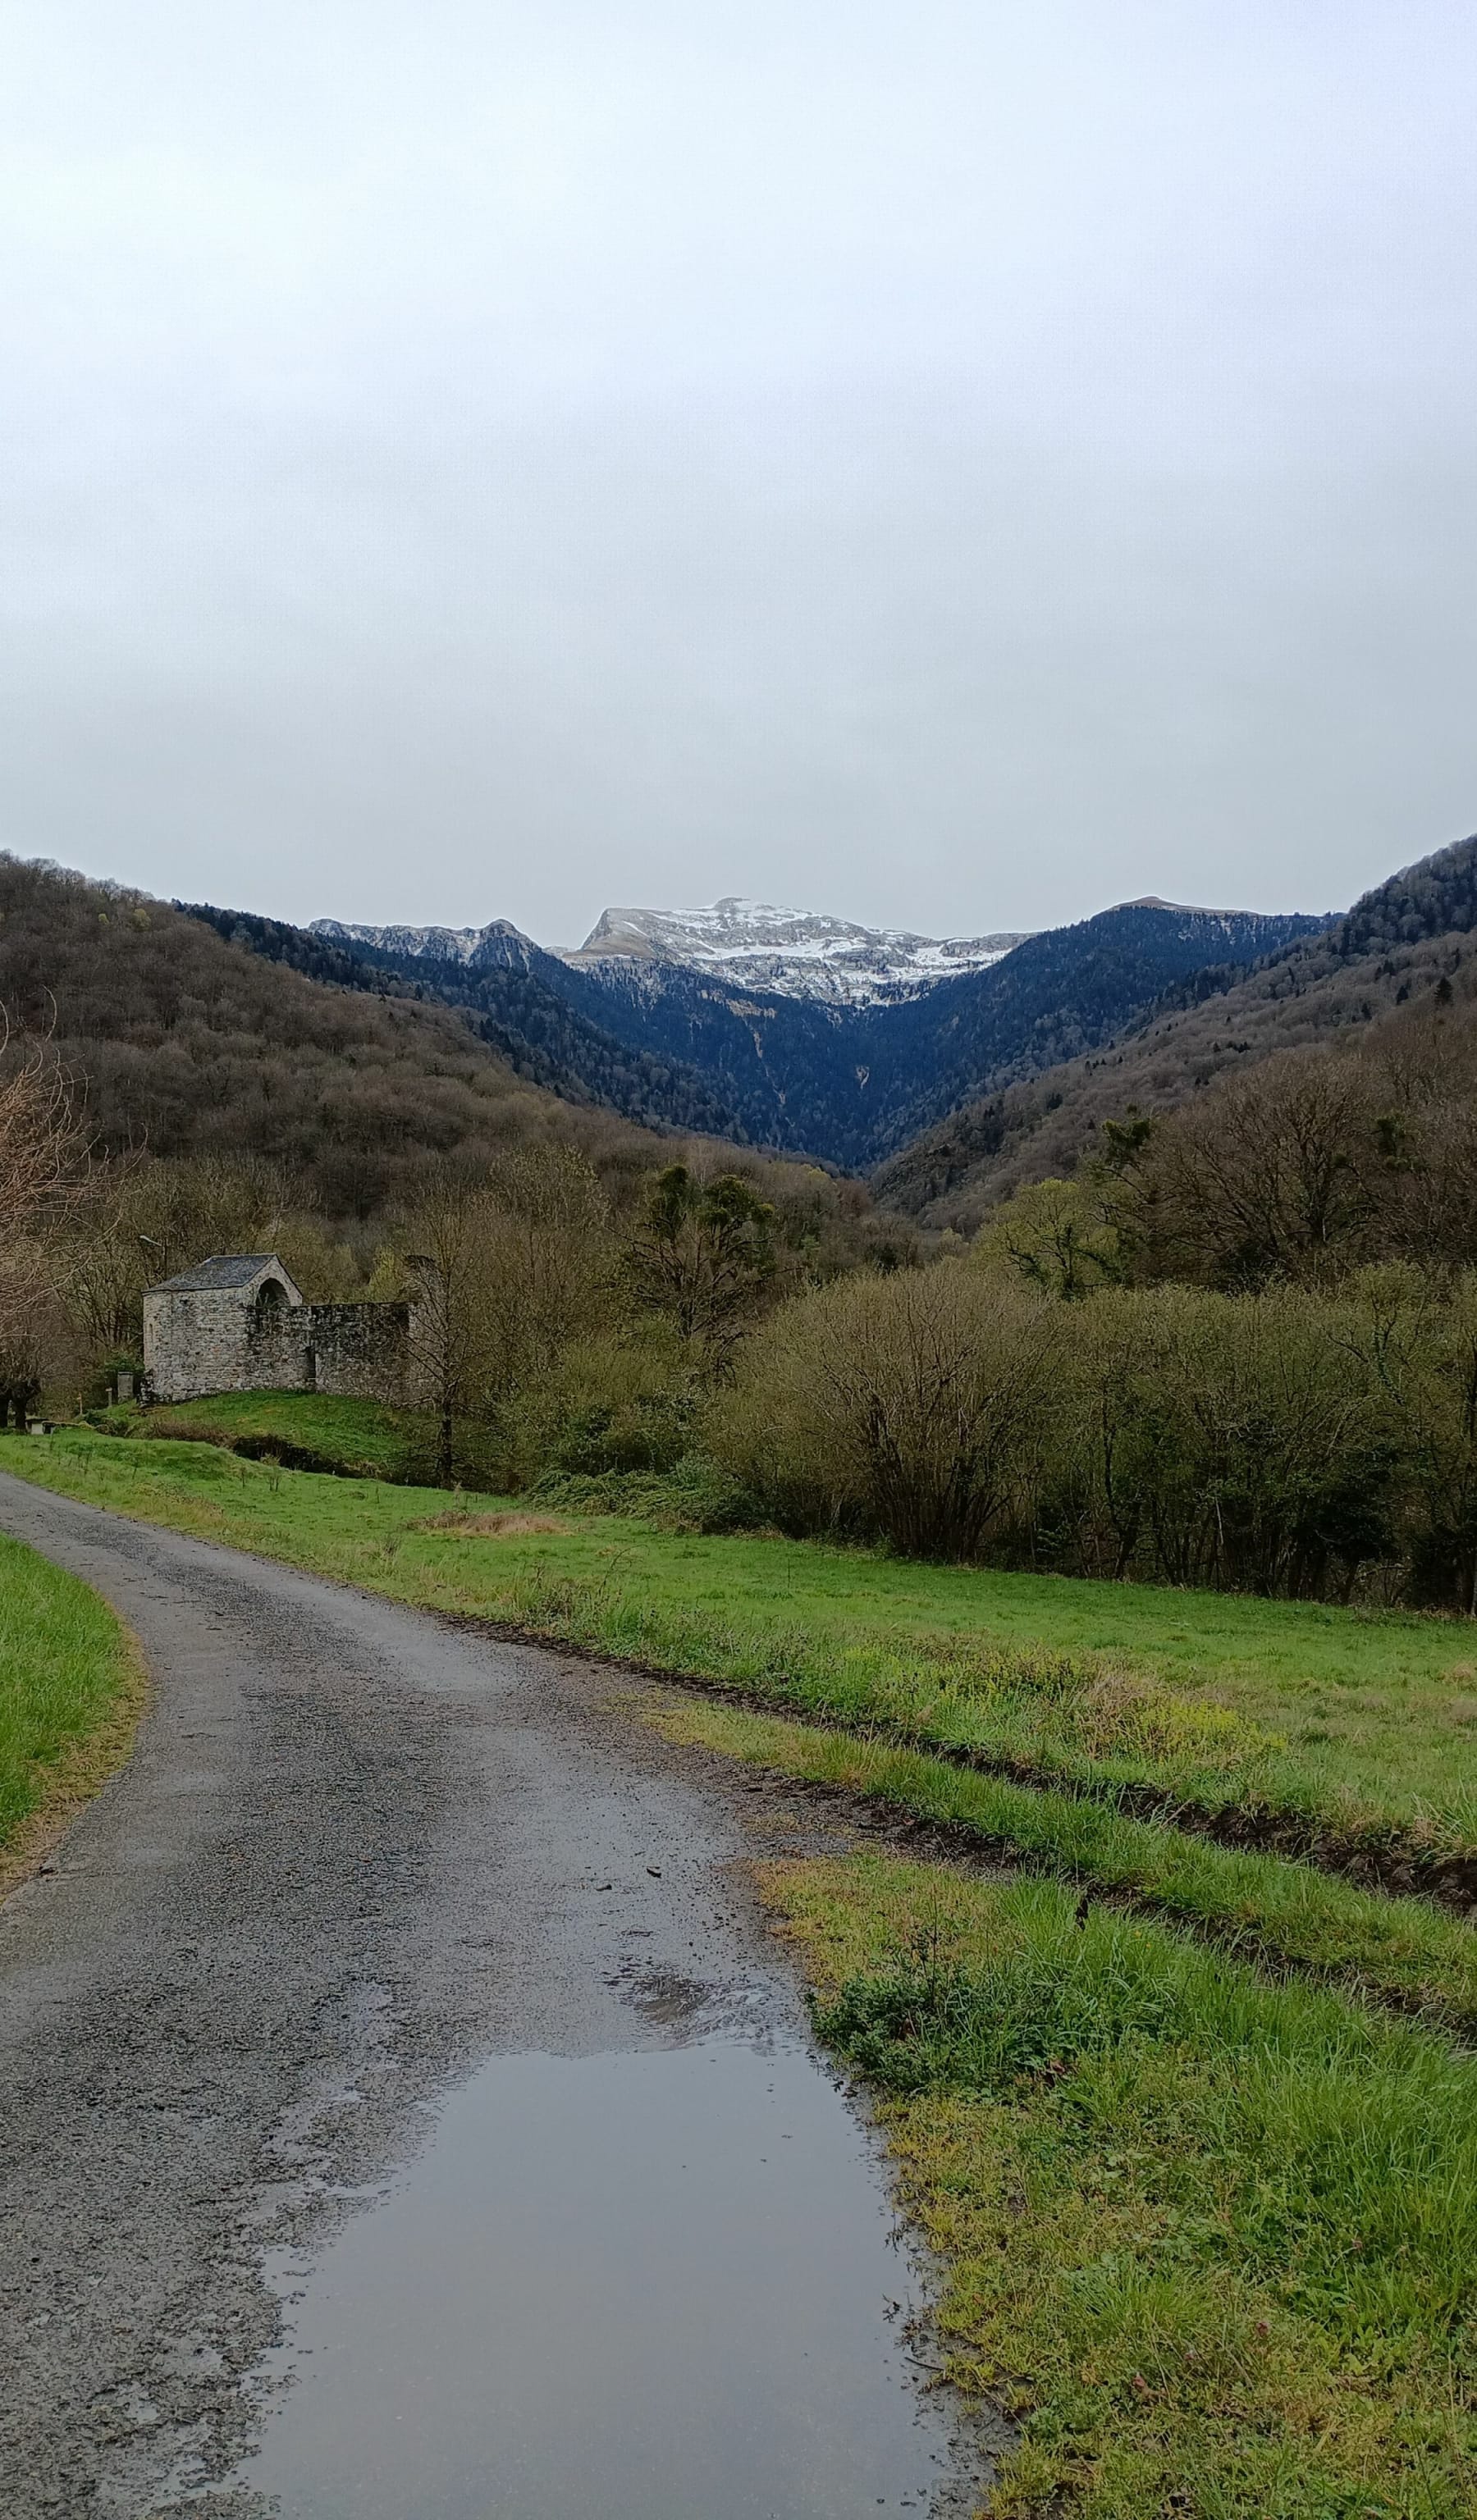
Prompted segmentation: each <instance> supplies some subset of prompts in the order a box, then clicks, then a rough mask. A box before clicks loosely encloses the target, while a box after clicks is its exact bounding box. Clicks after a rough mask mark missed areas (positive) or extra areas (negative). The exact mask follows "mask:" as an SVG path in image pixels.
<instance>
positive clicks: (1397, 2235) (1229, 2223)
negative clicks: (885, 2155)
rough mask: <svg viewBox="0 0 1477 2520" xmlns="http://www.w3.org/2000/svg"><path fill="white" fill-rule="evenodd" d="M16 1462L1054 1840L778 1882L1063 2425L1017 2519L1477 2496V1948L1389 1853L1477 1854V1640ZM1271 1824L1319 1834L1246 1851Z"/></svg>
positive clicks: (169, 1469)
mask: <svg viewBox="0 0 1477 2520" xmlns="http://www.w3.org/2000/svg"><path fill="white" fill-rule="evenodd" d="M212 1405H213V1404H212ZM159 1422H160V1421H159V1418H158V1417H157V1416H156V1417H154V1418H151V1420H150V1423H151V1427H156V1426H157V1425H158V1424H159ZM0 1466H3V1467H6V1468H14V1469H18V1470H20V1471H22V1472H23V1473H24V1474H26V1475H28V1476H30V1477H32V1478H34V1479H37V1480H39V1481H40V1482H41V1483H42V1484H45V1485H50V1486H53V1487H56V1488H59V1489H61V1490H63V1491H64V1492H66V1493H69V1494H72V1495H75V1496H80V1497H83V1498H85V1499H88V1500H89V1501H92V1502H95V1503H97V1504H99V1505H105V1506H109V1507H112V1508H115V1509H117V1510H120V1511H122V1512H124V1513H131V1514H134V1515H137V1516H139V1517H141V1518H145V1519H150V1520H157V1521H160V1522H162V1523H166V1524H168V1525H170V1526H171V1527H173V1528H175V1529H178V1530H182V1531H187V1532H195V1533H198V1534H200V1535H201V1536H202V1537H205V1538H208V1539H212V1540H217V1541H222V1542H227V1543H230V1544H232V1545H234V1546H237V1547H241V1548H246V1549H252V1550H255V1551H258V1552H260V1553H263V1554H266V1555H269V1556H272V1557H277V1558H281V1559H285V1560H287V1561H289V1562H291V1563H294V1564H297V1565H300V1566H303V1567H307V1568H312V1569H314V1570H316V1571H318V1572H321V1573H323V1574H326V1575H330V1576H336V1577H339V1578H341V1579H343V1580H346V1581H348V1582H352V1583H355V1584H359V1585H362V1586H365V1587H367V1588H369V1589H372V1590H374V1591H377V1592H380V1593H383V1594H385V1595H388V1596H390V1597H391V1598H396V1599H399V1600H403V1601H407V1602H411V1603H417V1604H421V1605H423V1606H426V1607H429V1608H433V1609H437V1610H440V1611H444V1612H449V1613H452V1614H454V1615H462V1616H470V1617H476V1618H481V1619H486V1620H490V1621H495V1622H499V1623H504V1624H512V1625H516V1626H519V1627H522V1628H525V1629H529V1630H532V1631H534V1632H536V1633H540V1634H543V1635H545V1636H548V1637H550V1638H552V1639H556V1640H558V1641H560V1642H563V1643H573V1644H577V1645H584V1646H590V1647H593V1648H595V1649H597V1650H600V1651H604V1652H607V1653H611V1654H615V1655H618V1656H621V1657H623V1658H625V1659H626V1660H629V1661H635V1662H638V1663H640V1664H643V1665H645V1666H649V1667H655V1668H656V1669H657V1670H659V1671H665V1672H669V1673H671V1674H672V1675H674V1676H685V1677H687V1678H688V1679H689V1680H692V1679H697V1680H700V1681H701V1682H703V1683H704V1685H705V1689H704V1691H703V1692H698V1691H693V1690H692V1689H690V1688H689V1690H688V1691H687V1692H686V1693H681V1694H673V1695H671V1696H668V1697H663V1698H662V1699H661V1700H660V1702H655V1701H656V1693H655V1692H650V1693H648V1696H647V1699H646V1701H645V1703H644V1713H645V1716H646V1719H647V1720H648V1721H650V1722H652V1723H654V1724H655V1725H656V1726H657V1727H658V1729H659V1730H660V1731H661V1732H663V1733H665V1734H666V1735H667V1736H668V1737H669V1738H670V1739H672V1740H675V1741H684V1742H691V1743H700V1744H702V1745H703V1746H705V1747H706V1748H707V1749H708V1750H709V1751H715V1752H718V1753H720V1754H722V1755H723V1756H726V1757H730V1758H734V1759H740V1760H745V1761H749V1762H751V1763H754V1764H757V1765H759V1766H762V1767H763V1768H766V1769H769V1770H771V1771H776V1772H779V1773H782V1774H786V1775H790V1776H793V1777H796V1778H803V1779H805V1780H807V1781H808V1783H810V1784H811V1785H815V1786H819V1787H821V1788H823V1789H831V1790H834V1791H836V1792H839V1793H842V1794H845V1795H848V1796H853V1797H855V1796H862V1797H866V1798H867V1799H869V1800H871V1801H872V1802H874V1803H879V1804H881V1805H884V1806H888V1807H891V1808H892V1809H893V1810H894V1811H895V1812H897V1813H899V1814H906V1815H909V1816H911V1817H913V1818H919V1819H924V1820H927V1821H929V1822H931V1823H935V1824H943V1825H945V1826H946V1828H948V1829H949V1830H950V1831H952V1832H956V1833H957V1842H958V1843H959V1845H960V1846H961V1848H963V1847H969V1846H973V1847H978V1848H980V1849H981V1850H984V1849H987V1848H988V1849H990V1850H992V1851H993V1852H1002V1853H1003V1854H1004V1855H1005V1856H1007V1857H1008V1858H1009V1859H1011V1860H1012V1862H1013V1863H1014V1864H1015V1865H1016V1867H1017V1870H1016V1873H1015V1877H1014V1878H1013V1879H1010V1880H1006V1881H1001V1880H993V1879H988V1878H982V1877H980V1874H979V1872H978V1870H977V1869H976V1870H971V1869H970V1868H967V1867H966V1868H958V1867H955V1866H953V1865H950V1864H948V1863H940V1862H935V1863H930V1864H916V1863H900V1862H895V1861H884V1860H881V1859H879V1858H877V1857H876V1856H874V1855H855V1856H851V1857H847V1858H843V1859H841V1860H839V1861H834V1862H829V1863H814V1862H806V1863H795V1864H788V1865H783V1866H779V1867H772V1868H768V1870H767V1873H766V1889H767V1895H768V1897H769V1898H770V1900H771V1902H772V1904H773V1907H774V1911H775V1913H776V1916H777V1917H778V1918H779V1920H780V1921H781V1925H782V1929H783V1930H784V1931H785V1932H787V1933H788V1934H789V1935H790V1936H791V1937H792V1939H793V1942H794V1947H795V1949H796V1952H797V1956H798V1957H799V1958H800V1960H801V1962H802V1965H803V1966H804V1968H805V1969H806V1970H807V1972H808V1975H809V1977H810V1979H811V1981H812V1984H813V1987H814V1989H815V1997H816V2004H817V2014H816V2017H817V2025H818V2028H819V2030H820V2033H821V2035H822V2037H824V2038H825V2039H826V2040H827V2041H828V2042H829V2044H830V2045H831V2046H832V2048H834V2049H835V2051H836V2052H837V2054H838V2056H840V2057H841V2058H842V2059H843V2060H844V2061H845V2062H847V2063H848V2064H849V2065H850V2066H851V2067H853V2068H854V2070H856V2071H857V2072H859V2073H861V2074H863V2075H865V2076H866V2078H867V2079H868V2080H869V2082H870V2083H871V2085H872V2087H873V2089H874V2091H875V2092H876V2093H877V2094H878V2099H879V2107H880V2110H881V2113H882V2118H883V2123H884V2126H885V2128H886V2131H887V2136H888V2139H889V2142H890V2144H891V2146H892V2149H893V2152H894V2155H895V2158H896V2160H897V2162H898V2164H899V2167H900V2178H901V2181H902V2188H903V2193H904V2196H905V2198H906V2200H907V2202H908V2204H909V2205H910V2208H911V2210H912V2211H913V2212H914V2213H915V2214H916V2216H917V2217H918V2219H919V2220H920V2221H921V2223H922V2224H923V2226H924V2228H926V2230H927V2231H928V2233H929V2235H930V2237H931V2239H932V2240H933V2242H934V2243H935V2245H936V2246H937V2248H938V2250H939V2253H940V2256H941V2259H942V2261H943V2263H944V2266H945V2269H946V2293H945V2298H944V2302H943V2308H942V2333H943V2335H944V2338H945V2342H946V2351H947V2353H948V2356H949V2360H950V2366H951V2368H952V2369H953V2370H954V2372H955V2375H956V2376H957V2377H958V2378H959V2379H960V2380H961V2382H962V2383H963V2384H964V2385H965V2386H966V2387H968V2386H975V2387H978V2388H981V2389H986V2390H989V2391H990V2392H991V2393H992V2395H993V2396H995V2397H996V2398H998V2399H1001V2400H1003V2401H1004V2402H1005V2403H1006V2404H1007V2405H1008V2406H1009V2407H1010V2408H1011V2409H1012V2411H1013V2412H1014V2413H1015V2414H1016V2415H1017V2417H1018V2418H1019V2420H1020V2422H1021V2425H1022V2439H1021V2446H1020V2449H1019V2451H1018V2452H1017V2453H1015V2454H1014V2455H1013V2456H1012V2458H1011V2460H1010V2461H1009V2463H1008V2466H1007V2469H1006V2472H1005V2474H1004V2477H1003V2478H1002V2480H1001V2483H1000V2485H999V2487H998V2489H997V2491H996V2492H995V2494H994V2497H993V2498H992V2502H991V2505H990V2509H991V2512H992V2515H994V2520H1026V2515H1028V2514H1029V2515H1033V2520H1036V2515H1040V2520H1044V2515H1045V2514H1047V2513H1048V2512H1050V2513H1055V2512H1057V2511H1059V2510H1063V2509H1066V2510H1070V2511H1072V2512H1075V2513H1079V2514H1081V2515H1082V2520H1139V2515H1141V2514H1143V2515H1149V2514H1155V2515H1158V2514H1164V2515H1168V2514H1171V2513H1177V2512H1181V2511H1182V2512H1189V2513H1192V2514H1195V2515H1199V2520H1458V2515H1466V2520H1470V2515H1472V2514H1473V2513H1477V2431H1474V2411H1473V2394H1472V2379H1473V2368H1472V2365H1473V2341H1474V2335H1477V2203H1474V2199H1477V2061H1474V2060H1473V2058H1472V2056H1471V2055H1470V2054H1469V2053H1468V2052H1467V2050H1466V2048H1465V2046H1464V2045H1462V2044H1460V2043H1464V2042H1467V2041H1470V2040H1471V2039H1472V2037H1473V2034H1474V2033H1477V1935H1474V1934H1473V1931H1472V1928H1471V1924H1470V1922H1469V1921H1468V1919H1467V1917H1466V1916H1464V1915H1461V1914H1458V1913H1455V1912H1454V1909H1453V1908H1452V1907H1451V1906H1449V1905H1444V1904H1442V1903H1441V1902H1439V1901H1438V1900H1437V1899H1435V1898H1431V1897H1418V1896H1393V1895H1390V1894H1389V1893H1388V1891H1387V1890H1385V1889H1382V1888H1381V1887H1379V1886H1369V1885H1368V1884H1367V1883H1362V1882H1361V1881H1360V1880H1358V1879H1356V1878H1353V1877H1350V1872H1349V1869H1348V1867H1349V1865H1350V1864H1351V1863H1353V1862H1354V1861H1355V1859H1356V1858H1358V1857H1360V1856H1361V1855H1362V1856H1364V1857H1367V1856H1368V1855H1369V1851H1370V1849H1371V1848H1382V1849H1383V1850H1384V1852H1385V1853H1386V1854H1387V1855H1399V1854H1401V1853H1402V1852H1403V1853H1404V1854H1405V1855H1407V1856H1408V1857H1410V1858H1411V1859H1413V1860H1416V1861H1417V1871H1418V1860H1419V1859H1421V1858H1422V1857H1427V1858H1429V1859H1431V1861H1432V1862H1433V1863H1434V1862H1435V1860H1436V1859H1438V1858H1441V1859H1444V1860H1446V1861H1448V1862H1449V1863H1455V1862H1456V1861H1457V1860H1458V1859H1464V1858H1465V1857H1466V1856H1467V1855H1469V1854H1471V1853H1473V1852H1477V1799H1474V1776H1473V1756H1472V1751H1471V1747H1470V1743H1471V1738H1472V1732H1471V1727H1472V1722H1473V1717H1474V1714H1477V1682H1474V1663H1473V1662H1470V1661H1468V1659H1467V1655H1468V1654H1469V1653H1473V1654H1477V1637H1474V1636H1473V1632H1472V1631H1471V1630H1470V1629H1469V1628H1468V1627H1467V1626H1466V1625H1465V1624H1459V1623H1456V1622H1454V1621H1444V1620H1439V1619H1421V1618H1416V1617H1403V1616H1388V1617H1369V1616H1361V1615H1358V1614H1355V1613H1351V1612H1347V1611H1339V1610H1331V1609H1320V1608H1307V1607H1301V1606H1299V1605H1296V1604H1287V1603H1276V1602H1265V1601H1256V1600H1249V1599H1241V1598H1232V1597H1226V1596H1223V1595H1197V1594H1176V1593H1169V1592H1156V1591H1152V1590H1149V1589H1147V1588H1143V1587H1127V1586H1126V1587H1110V1586H1102V1585H1086V1584H1074V1583H1071V1582H1069V1581H1065V1580H1059V1579H1038V1578H1033V1577H1029V1576H1013V1575H998V1574H991V1573H985V1572H978V1571H970V1570H966V1569H959V1568H939V1567H926V1566H917V1565H907V1564H902V1563H900V1562H898V1561H896V1560H892V1559H889V1558H886V1557H883V1556H878V1555H874V1554H871V1553H863V1552H851V1551H838V1550H828V1549H824V1548H819V1547H815V1546H812V1545H808V1544H804V1543H791V1542H786V1541H783V1540H779V1539H775V1538H764V1537H749V1538H691V1537H682V1536H679V1535H674V1534H672V1533H670V1532H664V1531H661V1530H659V1529H657V1528H656V1527H655V1526H653V1525H651V1524H648V1523H644V1522H641V1521H639V1520H634V1519H621V1518H617V1517H615V1516H611V1515H604V1516H590V1517H588V1518H583V1517H581V1518H578V1519H576V1518H575V1517H574V1516H572V1515H569V1514H550V1513H545V1512H541V1511H540V1510H539V1509H538V1508H537V1507H536V1505H535V1506H531V1505H530V1503H529V1501H528V1500H523V1501H521V1502H520V1501H518V1500H508V1501H505V1502H504V1503H503V1504H502V1505H501V1506H497V1505H495V1504H494V1503H493V1501H491V1500H487V1499H484V1498H477V1499H471V1498H448V1497H447V1495H446V1494H445V1492H444V1491H441V1490H436V1489H414V1488H407V1487H394V1486H387V1485H385V1484H383V1483H382V1482H377V1481H375V1480H371V1479H353V1478H343V1477H340V1478H329V1477H319V1476H313V1475H309V1474H305V1473H301V1472H298V1471H294V1470H292V1469H288V1468H284V1467H280V1466H277V1465H275V1464H273V1463H265V1462H258V1461H251V1460H246V1459H242V1458H239V1457H236V1456H233V1455H232V1454H231V1453H229V1452H227V1451H224V1450H222V1449H219V1448H218V1447H217V1446H214V1445H211V1444H208V1443H201V1442H190V1443H184V1442H178V1441H160V1440H158V1439H157V1438H156V1437H154V1436H153V1435H152V1434H151V1435H150V1436H149V1437H146V1438H139V1437H138V1436H136V1435H135V1436H133V1437H131V1438H130V1439H129V1440H128V1441H127V1442H117V1441H115V1440H112V1439H110V1438H108V1437H106V1436H101V1435H95V1434H90V1433H86V1434H70V1433H69V1434H64V1435H58V1436H55V1437H53V1438H51V1439H48V1440H40V1439H28V1438H22V1437H8V1438H3V1439H0ZM1144 1795H1149V1796H1150V1797H1153V1796H1156V1795H1157V1796H1158V1797H1159V1798H1160V1800H1161V1802H1162V1804H1163V1808H1162V1809H1161V1810H1159V1811H1158V1813H1157V1814H1153V1815H1147V1816H1146V1814H1145V1811H1144V1809H1143V1807H1142V1799H1141V1798H1142V1797H1143V1796H1144ZM1135 1798H1138V1799H1137V1800H1135ZM1177 1810H1178V1816H1179V1818H1180V1820H1181V1821H1182V1822H1184V1823H1189V1822H1191V1821H1193V1822H1194V1823H1196V1825H1195V1826H1194V1827H1191V1826H1189V1825H1188V1824H1185V1825H1176V1824H1174V1823H1175V1817H1176V1812H1177ZM1241 1820H1245V1821H1248V1822H1249V1823H1258V1822H1259V1821H1260V1820H1266V1821H1268V1822H1269V1824H1270V1825H1271V1827H1272V1830H1273V1834H1275V1832H1276V1830H1278V1829H1281V1830H1282V1831H1283V1837H1284V1843H1283V1845H1282V1848H1281V1851H1275V1850H1274V1851H1268V1850H1267V1849H1265V1848H1257V1847H1255V1846H1237V1845H1232V1844H1228V1843H1222V1842H1218V1841H1217V1839H1216V1837H1215V1836H1214V1834H1213V1833H1210V1832H1211V1831H1212V1829H1213V1827H1214V1826H1215V1825H1219V1824H1221V1823H1235V1822H1238V1821H1241ZM1290 1823H1298V1824H1299V1825H1301V1827H1302V1828H1303V1830H1304V1840H1305V1842H1304V1844H1303V1860H1291V1858H1290V1857H1289V1855H1288V1853H1287V1851H1286V1842H1285V1840H1286V1830H1287V1827H1288V1825H1289V1824H1290ZM1294 1834H1296V1832H1295V1831H1294ZM1315 1859H1316V1860H1315ZM1052 1875H1054V1876H1056V1877H1054V1878H1050V1877H1042V1876H1052ZM1419 1877H1426V1876H1424V1875H1420V1876H1419ZM1430 1877H1431V1879H1432V1881H1433V1883H1434V1882H1435V1878H1436V1876H1435V1874H1434V1873H1432V1874H1431V1876H1430ZM1447 1886H1448V1887H1450V1882H1448V1884H1447ZM1402 2013H1405V2014H1407V2015H1420V2016H1422V2017H1421V2018H1401V2017H1400V2015H1401V2014H1402ZM1454 2031H1455V2032H1456V2034H1457V2042H1458V2044H1453V2042H1452V2033H1453V2032H1454ZM1062 2497H1065V2498H1066V2500H1065V2502H1063V2500H1062V2499H1061V2498H1062Z"/></svg>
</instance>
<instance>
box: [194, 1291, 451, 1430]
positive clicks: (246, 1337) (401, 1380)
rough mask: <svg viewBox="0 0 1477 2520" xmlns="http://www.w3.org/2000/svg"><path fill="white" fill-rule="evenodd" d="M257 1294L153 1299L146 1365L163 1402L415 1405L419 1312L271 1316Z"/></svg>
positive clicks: (335, 1308)
mask: <svg viewBox="0 0 1477 2520" xmlns="http://www.w3.org/2000/svg"><path fill="white" fill-rule="evenodd" d="M257 1291H258V1290H257V1289H256V1288H253V1289H252V1290H251V1291H250V1292H248V1291H247V1290H245V1289H240V1290H238V1289H236V1288H234V1287H233V1288H230V1289H215V1288H212V1289H209V1290H205V1289H199V1290H196V1289H189V1290H184V1291H177V1292H174V1293H169V1294H166V1293H163V1292H162V1291H160V1290H154V1291H151V1292H150V1293H148V1294H146V1295H145V1297H144V1357H145V1362H146V1365H147V1367H148V1375H149V1393H150V1397H151V1398H152V1399H154V1400H161V1401H167V1400H200V1399H205V1398H207V1397H208V1396H209V1395H211V1394H213V1393H215V1392H218V1391H326V1392H332V1393H335V1394H337V1395H341V1396H345V1397H348V1398H352V1399H356V1400H381V1401H385V1402H387V1403H389V1404H390V1405H391V1406H394V1405H396V1404H401V1405H403V1403H404V1402H405V1400H406V1399H407V1397H408V1392H409V1379H410V1376H409V1328H410V1313H409V1307H408V1306H407V1305H405V1304H302V1303H295V1302H292V1301H285V1302H283V1303H282V1304H280V1305H278V1306H275V1307H273V1308H271V1309H268V1310H262V1309H261V1308H260V1307H259V1306H258V1304H257V1301H256V1295H257Z"/></svg>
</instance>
